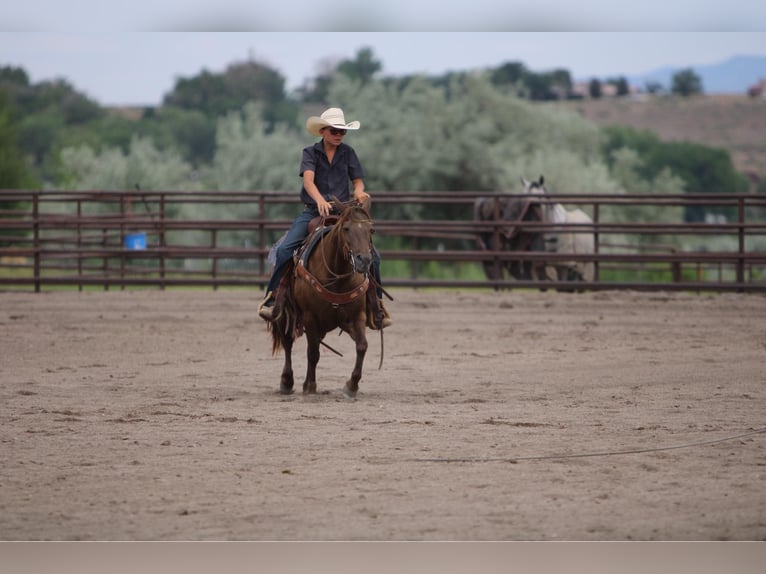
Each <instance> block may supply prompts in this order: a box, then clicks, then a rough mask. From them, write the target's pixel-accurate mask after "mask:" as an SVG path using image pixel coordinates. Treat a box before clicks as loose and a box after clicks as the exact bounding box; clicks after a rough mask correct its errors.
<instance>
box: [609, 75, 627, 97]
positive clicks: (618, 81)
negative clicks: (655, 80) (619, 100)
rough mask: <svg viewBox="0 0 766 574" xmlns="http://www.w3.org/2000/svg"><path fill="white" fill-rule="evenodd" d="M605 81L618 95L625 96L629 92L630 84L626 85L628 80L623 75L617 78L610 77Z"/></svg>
mask: <svg viewBox="0 0 766 574" xmlns="http://www.w3.org/2000/svg"><path fill="white" fill-rule="evenodd" d="M607 83H609V84H610V85H612V86H614V87H615V88H616V89H617V95H618V96H627V95H628V94H629V93H630V86H629V85H628V80H627V79H625V76H620V77H619V78H610V79H609V80H608V81H607Z"/></svg>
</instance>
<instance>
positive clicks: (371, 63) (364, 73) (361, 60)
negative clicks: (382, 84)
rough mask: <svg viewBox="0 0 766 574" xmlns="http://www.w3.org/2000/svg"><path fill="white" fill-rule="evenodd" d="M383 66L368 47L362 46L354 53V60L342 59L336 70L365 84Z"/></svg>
mask: <svg viewBox="0 0 766 574" xmlns="http://www.w3.org/2000/svg"><path fill="white" fill-rule="evenodd" d="M382 68H383V66H382V65H381V63H380V62H379V61H378V60H376V59H375V58H374V56H373V53H372V50H371V49H370V48H362V49H361V50H359V51H358V52H357V53H356V58H355V59H354V60H344V61H342V62H341V63H340V65H339V66H338V72H340V73H341V74H346V75H347V76H348V77H349V78H351V79H355V80H359V81H360V82H362V84H366V83H368V82H370V81H371V80H372V79H373V76H375V74H377V73H378V72H379V71H380V70H381V69H382Z"/></svg>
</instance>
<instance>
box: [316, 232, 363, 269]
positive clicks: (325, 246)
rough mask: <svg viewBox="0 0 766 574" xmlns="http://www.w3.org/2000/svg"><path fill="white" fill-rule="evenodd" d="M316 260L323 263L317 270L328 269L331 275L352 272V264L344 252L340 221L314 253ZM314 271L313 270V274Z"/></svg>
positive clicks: (320, 242)
mask: <svg viewBox="0 0 766 574" xmlns="http://www.w3.org/2000/svg"><path fill="white" fill-rule="evenodd" d="M314 257H315V258H317V257H318V258H319V259H318V260H319V261H321V262H322V264H321V265H318V266H316V269H317V270H319V269H327V270H328V271H329V272H330V274H332V273H335V274H337V275H344V274H347V273H349V271H352V270H353V268H352V266H351V262H350V261H349V260H348V259H347V258H346V254H345V253H344V252H343V237H342V235H341V222H340V220H339V221H338V223H336V224H335V225H334V226H333V229H331V230H330V231H329V232H328V233H327V235H325V236H324V237H323V238H322V239H321V240H320V241H319V245H318V246H317V249H316V250H315V253H314ZM313 271H314V269H313V268H312V272H313Z"/></svg>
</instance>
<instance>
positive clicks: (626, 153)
mask: <svg viewBox="0 0 766 574" xmlns="http://www.w3.org/2000/svg"><path fill="white" fill-rule="evenodd" d="M610 159H611V164H612V169H611V171H610V173H611V175H612V177H614V179H615V180H616V182H617V183H618V184H619V187H618V189H617V190H616V192H617V193H631V194H647V195H649V194H652V195H657V194H664V195H677V194H679V193H683V191H684V181H683V179H681V178H680V177H678V176H676V175H674V174H673V173H672V172H671V170H670V169H668V168H664V169H662V170H661V171H660V172H659V173H658V174H657V175H656V176H655V177H652V178H649V179H647V178H646V177H645V176H644V175H643V172H644V169H643V167H644V160H643V159H642V157H641V155H640V154H639V152H638V151H637V150H635V149H631V148H629V147H621V148H618V149H616V150H614V151H613V152H612V155H611V158H610ZM603 217H604V219H605V220H607V221H614V222H618V223H619V222H648V221H651V222H657V223H661V222H665V223H677V222H679V221H682V219H683V208H682V207H681V206H663V205H650V204H647V205H624V206H623V205H609V206H604V208H603ZM607 241H608V242H611V243H618V244H625V243H632V242H633V241H634V238H631V237H614V236H612V237H610V238H609V239H608V240H607ZM638 242H639V243H640V244H655V245H656V244H669V243H670V242H671V238H670V237H663V236H660V235H640V236H638Z"/></svg>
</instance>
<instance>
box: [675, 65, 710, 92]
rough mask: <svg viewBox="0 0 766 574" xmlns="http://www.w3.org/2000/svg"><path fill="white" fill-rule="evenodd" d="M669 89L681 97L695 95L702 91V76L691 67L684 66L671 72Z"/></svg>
mask: <svg viewBox="0 0 766 574" xmlns="http://www.w3.org/2000/svg"><path fill="white" fill-rule="evenodd" d="M670 91H671V92H672V93H673V94H675V95H677V96H682V97H688V96H696V95H698V94H702V93H703V88H702V78H700V77H699V76H698V75H697V74H696V73H695V71H694V70H693V69H692V68H685V69H683V70H680V71H678V72H676V73H675V74H673V78H672V87H671V89H670Z"/></svg>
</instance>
